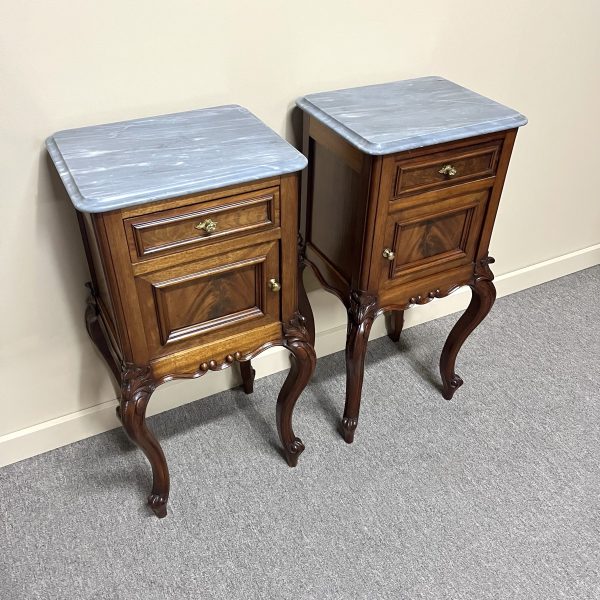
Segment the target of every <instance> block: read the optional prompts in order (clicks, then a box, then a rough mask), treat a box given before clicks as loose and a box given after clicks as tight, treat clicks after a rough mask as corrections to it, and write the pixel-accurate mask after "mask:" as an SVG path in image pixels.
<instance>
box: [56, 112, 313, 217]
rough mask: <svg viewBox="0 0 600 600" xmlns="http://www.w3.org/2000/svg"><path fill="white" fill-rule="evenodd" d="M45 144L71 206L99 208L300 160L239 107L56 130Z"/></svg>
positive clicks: (279, 169)
mask: <svg viewBox="0 0 600 600" xmlns="http://www.w3.org/2000/svg"><path fill="white" fill-rule="evenodd" d="M46 147H47V148H48V152H49V153H50V156H51V157H52V160H53V161H54V163H55V165H56V168H57V169H58V172H59V174H60V176H61V178H62V180H63V182H64V184H65V187H66V188H67V192H68V193H69V196H70V197H71V200H72V202H73V204H74V205H75V207H76V208H77V209H78V210H80V211H83V212H105V211H108V210H113V209H117V208H125V207H128V206H134V205H138V204H145V203H147V202H152V201H155V200H163V199H165V198H171V197H174V196H181V195H184V194H193V193H197V192H203V191H206V190H212V189H216V188H220V187H224V186H228V185H234V184H238V183H245V182H250V181H256V180H258V179H264V178H267V177H274V176H277V175H283V174H284V173H292V172H295V171H300V170H302V169H303V168H304V167H305V166H306V159H305V158H304V156H303V155H302V154H300V152H298V151H297V150H296V149H295V148H293V147H292V146H290V144H288V143H287V142H286V141H285V140H283V139H282V138H281V137H279V136H278V135H277V134H276V133H275V132H274V131H272V130H271V129H269V127H267V126H266V125H265V124H264V123H263V122H262V121H260V120H259V119H258V118H257V117H255V116H254V115H253V114H252V113H251V112H249V111H248V110H246V109H245V108H243V107H241V106H237V105H228V106H217V107H215V108H205V109H200V110H192V111H189V112H183V113H175V114H171V115H162V116H158V117H148V118H145V119H135V120H133V121H123V122H121V123H110V124H107V125H98V126H95V127H82V128H80V129H69V130H66V131H59V132H58V133H55V134H54V135H53V136H51V137H49V138H48V139H47V140H46Z"/></svg>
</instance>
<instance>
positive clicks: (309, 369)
mask: <svg viewBox="0 0 600 600" xmlns="http://www.w3.org/2000/svg"><path fill="white" fill-rule="evenodd" d="M283 334H284V336H285V340H284V346H285V347H286V348H287V349H288V350H289V351H290V352H291V353H292V356H291V358H292V361H291V362H292V365H291V367H290V372H289V373H288V376H287V378H286V380H285V382H284V384H283V387H282V388H281V391H280V392H279V397H278V398H277V412H276V419H277V432H278V433H279V439H280V440H281V444H282V446H283V452H284V454H285V459H286V461H287V463H288V465H289V466H290V467H295V466H296V465H297V464H298V457H299V456H300V454H301V453H302V452H303V451H304V444H303V443H302V440H300V438H298V437H297V436H296V435H295V434H294V430H293V429H292V413H293V412H294V406H295V405H296V401H297V400H298V397H299V396H300V394H301V393H302V390H304V388H305V387H306V384H307V383H308V382H309V380H310V378H311V376H312V374H313V371H314V370H315V365H316V362H317V357H316V355H315V350H314V348H313V347H312V345H311V344H310V343H309V333H308V331H307V329H306V325H305V321H304V318H303V317H302V315H301V314H300V313H298V312H297V313H295V314H294V316H293V317H292V319H290V321H289V322H288V323H284V325H283Z"/></svg>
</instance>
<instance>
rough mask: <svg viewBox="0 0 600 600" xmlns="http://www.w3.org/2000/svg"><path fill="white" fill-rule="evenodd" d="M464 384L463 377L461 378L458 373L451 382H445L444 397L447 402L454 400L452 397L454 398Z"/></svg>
mask: <svg viewBox="0 0 600 600" xmlns="http://www.w3.org/2000/svg"><path fill="white" fill-rule="evenodd" d="M463 383H464V381H463V380H462V378H461V377H459V376H458V375H457V374H456V373H454V375H453V376H452V378H451V379H450V381H448V382H445V381H444V388H443V390H442V396H443V397H444V398H445V399H446V400H452V396H454V392H456V390H457V389H458V388H459V387H460V386H461V385H462V384H463Z"/></svg>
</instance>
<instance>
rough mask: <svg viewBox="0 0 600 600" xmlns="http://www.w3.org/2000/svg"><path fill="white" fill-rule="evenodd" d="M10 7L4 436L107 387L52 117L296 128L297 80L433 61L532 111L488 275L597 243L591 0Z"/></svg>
mask: <svg viewBox="0 0 600 600" xmlns="http://www.w3.org/2000/svg"><path fill="white" fill-rule="evenodd" d="M2 14H3V25H2V27H1V28H0V85H1V92H0V126H1V136H0V165H1V166H0V168H1V171H2V178H1V181H2V199H1V202H2V215H3V220H2V229H1V234H0V256H1V260H0V282H2V283H1V285H2V289H1V293H0V331H1V337H0V370H1V371H0V375H1V376H2V392H1V396H0V436H2V435H3V434H10V432H16V431H19V430H22V429H23V428H27V427H30V426H33V425H36V424H39V423H42V422H44V421H47V420H49V419H54V418H56V417H60V416H63V415H69V414H71V413H75V412H76V411H80V410H82V409H85V408H89V407H93V406H95V405H97V404H99V403H102V402H106V401H108V400H111V399H113V398H114V397H115V393H116V392H115V389H114V387H113V384H112V383H111V380H110V378H109V376H108V370H107V368H106V367H105V366H104V365H103V364H102V362H101V361H100V359H99V358H98V355H97V354H96V352H95V351H94V349H93V348H92V346H91V344H90V342H89V341H88V339H87V336H86V333H85V329H84V327H83V320H82V317H83V307H84V301H85V290H84V288H83V283H84V282H85V281H86V279H87V267H86V265H85V263H84V259H83V250H82V246H81V242H80V240H79V232H78V229H77V224H76V220H75V217H74V214H73V211H72V210H71V208H70V206H69V203H68V201H67V199H66V196H65V193H64V192H63V190H62V189H61V187H60V184H59V182H57V178H56V176H55V175H54V172H53V169H52V168H51V166H50V164H49V162H48V159H47V157H46V154H45V151H44V147H43V141H44V138H45V137H46V136H47V135H49V134H51V133H52V132H54V131H56V130H58V129H64V128H70V127H77V126H82V125H92V124H97V123H101V122H108V121H113V120H123V119H129V118H134V117H141V116H146V115H152V114H159V113H164V112H173V111H179V110H187V109H192V108H198V107H204V106H213V105H217V104H224V103H234V102H235V103H240V104H243V105H245V106H247V107H248V108H250V109H251V110H252V111H253V112H255V113H256V114H257V115H258V116H259V117H260V118H262V119H263V120H264V121H265V122H267V123H268V124H269V125H270V126H271V127H273V128H274V129H275V130H276V131H278V132H279V133H281V134H282V135H285V136H286V137H287V138H288V139H290V140H291V141H292V142H293V141H295V136H294V133H295V128H294V127H292V120H291V118H290V114H291V110H292V107H293V101H294V99H295V98H296V97H297V96H299V95H301V94H304V93H308V92H314V91H320V90H327V89H336V88H339V87H347V86H353V85H361V84H368V83H376V82H384V81H390V80H395V79H404V78H409V77H415V76H422V75H432V74H437V75H442V76H444V77H447V78H449V79H453V80H455V81H456V82H458V83H461V84H463V85H466V86H467V87H471V88H472V89H474V90H476V91H479V92H480V93H483V94H485V95H488V96H490V97H492V98H494V99H496V100H498V101H500V102H504V103H506V104H508V105H509V106H511V107H513V108H516V109H518V110H519V111H521V112H523V113H524V114H526V115H527V116H528V117H529V119H530V123H529V125H528V126H527V127H525V128H524V129H523V130H522V131H521V132H520V133H519V136H518V138H517V144H516V148H515V152H514V155H513V161H512V165H511V169H510V171H509V176H508V181H507V184H506V188H505V195H504V199H503V203H502V204H501V208H500V214H499V217H498V222H497V227H496V231H495V234H494V238H493V242H492V251H493V254H494V256H495V257H496V258H497V264H496V267H497V268H496V271H497V273H509V272H511V271H514V270H517V269H519V268H522V267H525V266H528V265H535V264H537V263H539V262H540V261H544V260H547V259H550V258H553V257H558V256H561V255H563V254H567V253H569V252H573V251H575V250H579V249H583V248H586V247H588V246H592V245H594V244H598V243H599V242H600V202H599V198H598V192H597V189H598V188H597V186H590V185H589V184H588V182H589V181H590V180H593V179H594V178H595V176H596V174H597V172H598V168H599V165H600V152H599V151H598V139H599V138H600V119H598V116H597V110H598V107H599V106H600V36H599V35H598V23H599V22H600V3H598V1H597V0H574V1H573V2H570V3H566V2H563V1H559V0H547V1H546V2H543V3H542V2H522V1H517V0H508V1H506V2H502V3H489V2H482V1H481V0H454V2H452V3H451V4H449V3H448V2H446V1H444V2H442V1H441V0H429V1H428V2H414V1H411V2H407V1H403V0H397V1H396V2H390V1H381V0H370V1H369V2H365V1H364V0H361V1H355V0H329V1H327V0H320V1H318V2H316V1H314V0H309V1H305V2H284V1H281V0H280V1H275V0H263V1H259V2H233V1H231V0H219V2H203V1H201V0H171V1H170V2H164V1H163V2H156V1H151V0H143V1H142V0H119V1H116V0H104V1H103V2H98V1H97V0H93V1H92V0H79V1H78V2H73V1H71V2H68V1H66V0H38V1H33V0H22V1H21V2H8V1H6V0H3V2H2ZM317 317H319V315H317ZM177 389H183V386H180V388H177ZM159 393H160V391H159Z"/></svg>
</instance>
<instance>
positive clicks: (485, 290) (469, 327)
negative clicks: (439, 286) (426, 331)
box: [440, 257, 496, 400]
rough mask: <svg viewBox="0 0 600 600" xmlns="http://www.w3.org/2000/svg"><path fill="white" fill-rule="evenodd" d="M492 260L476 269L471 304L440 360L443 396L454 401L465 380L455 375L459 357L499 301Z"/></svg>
mask: <svg viewBox="0 0 600 600" xmlns="http://www.w3.org/2000/svg"><path fill="white" fill-rule="evenodd" d="M491 262H494V259H493V258H488V257H486V258H484V259H482V260H481V261H480V262H479V263H478V264H477V266H476V269H475V273H474V275H473V279H472V280H471V282H470V283H469V286H470V288H471V294H472V295H471V302H470V303H469V306H468V307H467V310H466V311H465V312H464V314H463V315H462V316H461V317H460V319H459V320H458V322H457V323H456V325H454V327H453V328H452V331H450V335H449V336H448V339H447V340H446V343H445V344H444V348H443V350H442V355H441V357H440V374H441V376H442V385H443V390H442V395H443V396H444V398H445V399H446V400H451V399H452V396H454V392H456V390H457V389H458V388H459V387H460V386H461V385H462V384H463V380H462V379H461V378H460V377H459V376H458V375H457V374H456V372H455V371H454V369H455V365H456V357H457V356H458V352H459V351H460V349H461V347H462V345H463V344H464V343H465V341H466V339H467V338H468V337H469V335H471V333H472V332H473V331H474V330H475V328H476V327H477V326H478V325H479V324H480V323H481V322H482V321H483V319H485V317H486V316H487V315H488V313H489V312H490V310H491V308H492V306H493V304H494V301H495V300H496V288H495V287H494V284H493V283H492V279H493V277H494V275H493V274H492V271H491V270H490V268H489V266H488V265H489V263H491Z"/></svg>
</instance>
